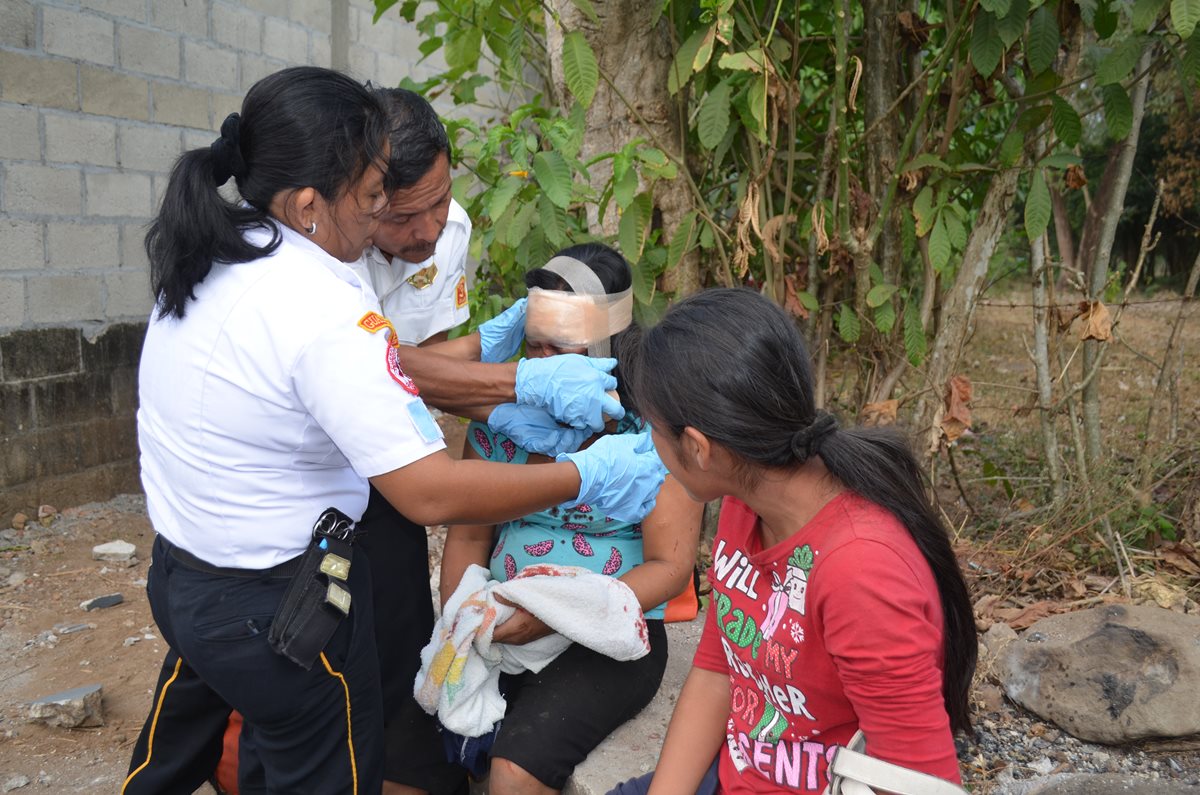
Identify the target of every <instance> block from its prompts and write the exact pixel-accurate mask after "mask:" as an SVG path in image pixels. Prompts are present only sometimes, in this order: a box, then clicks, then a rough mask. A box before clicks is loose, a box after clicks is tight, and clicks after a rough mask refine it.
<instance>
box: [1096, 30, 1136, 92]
mask: <svg viewBox="0 0 1200 795" xmlns="http://www.w3.org/2000/svg"><path fill="white" fill-rule="evenodd" d="M1141 54H1142V42H1141V40H1140V39H1138V38H1137V37H1134V38H1130V39H1126V40H1125V41H1122V42H1118V43H1117V45H1116V46H1115V47H1113V49H1112V51H1111V52H1109V53H1108V55H1106V56H1104V59H1103V60H1101V61H1100V64H1099V65H1098V66H1097V67H1096V84H1097V85H1101V86H1110V85H1112V84H1113V83H1120V82H1121V81H1122V80H1124V79H1125V78H1127V77H1129V75H1130V73H1132V72H1133V67H1135V66H1137V62H1138V57H1139V56H1141Z"/></svg>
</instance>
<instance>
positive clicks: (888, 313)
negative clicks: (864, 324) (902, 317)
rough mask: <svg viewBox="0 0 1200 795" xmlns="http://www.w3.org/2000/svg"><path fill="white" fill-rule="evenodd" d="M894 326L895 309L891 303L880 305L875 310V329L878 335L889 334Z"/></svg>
mask: <svg viewBox="0 0 1200 795" xmlns="http://www.w3.org/2000/svg"><path fill="white" fill-rule="evenodd" d="M895 325H896V307H894V306H892V304H891V302H888V303H884V304H880V305H879V307H878V308H877V309H876V310H875V328H877V329H879V333H880V334H890V333H892V329H893V328H894V327H895Z"/></svg>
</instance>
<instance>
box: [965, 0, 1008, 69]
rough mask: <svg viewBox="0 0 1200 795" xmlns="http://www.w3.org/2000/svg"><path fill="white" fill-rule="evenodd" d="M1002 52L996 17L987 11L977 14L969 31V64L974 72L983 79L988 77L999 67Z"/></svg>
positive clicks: (1002, 45) (1002, 46) (1003, 48)
mask: <svg viewBox="0 0 1200 795" xmlns="http://www.w3.org/2000/svg"><path fill="white" fill-rule="evenodd" d="M1004 50H1005V47H1004V42H1003V41H1002V40H1001V38H1000V31H999V30H998V28H997V25H996V17H995V16H994V15H993V14H991V13H989V12H987V11H984V12H981V13H979V14H977V15H976V16H975V25H974V27H973V28H972V30H971V63H972V64H974V66H975V71H977V72H979V74H981V75H983V76H984V77H988V76H990V75H991V74H992V72H994V71H996V67H997V66H999V65H1000V58H1001V56H1003V55H1004Z"/></svg>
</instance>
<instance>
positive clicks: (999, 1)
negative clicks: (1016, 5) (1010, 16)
mask: <svg viewBox="0 0 1200 795" xmlns="http://www.w3.org/2000/svg"><path fill="white" fill-rule="evenodd" d="M979 5H980V7H981V8H983V9H984V10H985V11H990V12H992V13H993V14H995V15H996V17H997V18H999V17H1002V16H1004V15H1005V14H1007V13H1008V10H1009V8H1010V7H1011V6H1012V0H979Z"/></svg>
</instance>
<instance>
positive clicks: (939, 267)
mask: <svg viewBox="0 0 1200 795" xmlns="http://www.w3.org/2000/svg"><path fill="white" fill-rule="evenodd" d="M952 253H953V249H952V248H951V246H950V233H949V232H947V231H946V213H944V212H940V213H938V215H937V220H936V221H934V222H933V229H931V230H929V262H930V264H931V265H933V269H934V270H935V271H937V272H938V273H941V272H942V271H943V270H945V269H946V266H947V265H949V264H950V255H951V254H952Z"/></svg>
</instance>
